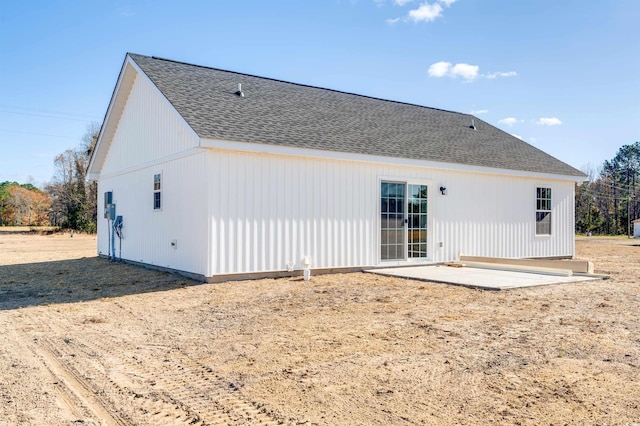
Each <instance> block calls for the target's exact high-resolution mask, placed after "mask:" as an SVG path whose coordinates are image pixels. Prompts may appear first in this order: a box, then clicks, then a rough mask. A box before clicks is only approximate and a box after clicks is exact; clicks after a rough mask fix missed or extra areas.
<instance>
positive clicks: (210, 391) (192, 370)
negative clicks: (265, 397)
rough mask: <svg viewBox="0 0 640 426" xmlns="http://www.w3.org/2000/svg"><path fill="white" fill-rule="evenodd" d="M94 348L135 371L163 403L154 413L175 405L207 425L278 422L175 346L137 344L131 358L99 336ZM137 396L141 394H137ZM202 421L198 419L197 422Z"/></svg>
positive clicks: (156, 414) (221, 378)
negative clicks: (114, 349)
mask: <svg viewBox="0 0 640 426" xmlns="http://www.w3.org/2000/svg"><path fill="white" fill-rule="evenodd" d="M91 345H93V346H95V347H96V349H97V350H98V352H102V353H105V354H108V355H109V357H113V358H117V359H118V363H119V364H120V365H121V368H122V367H125V369H126V370H127V371H129V372H131V371H135V372H136V373H137V374H139V375H140V376H141V377H143V379H144V382H145V383H146V384H147V385H148V387H149V388H152V389H153V394H154V395H156V397H157V401H156V404H157V402H160V401H164V402H165V406H164V407H162V408H161V409H160V410H159V412H158V413H153V414H154V416H155V417H162V416H166V415H168V414H170V413H172V412H173V411H175V407H176V406H180V407H181V408H182V410H184V411H185V412H188V413H193V414H194V415H195V418H192V419H191V420H190V421H189V422H185V423H187V424H203V425H204V424H207V425H209V424H210V425H236V424H256V425H278V424H281V422H280V421H279V420H278V419H275V418H274V417H273V416H271V415H270V414H269V413H268V412H267V410H266V409H264V408H263V407H260V406H259V405H258V404H257V403H253V402H251V401H248V400H246V399H245V398H244V397H243V396H242V395H241V394H240V392H239V389H238V388H237V387H236V386H235V385H234V384H233V383H231V382H229V381H228V380H225V379H224V378H223V377H221V376H220V375H218V374H216V373H215V372H214V370H213V369H212V368H210V367H208V366H207V365H205V364H203V363H200V362H199V361H195V360H193V359H191V358H189V357H188V356H187V355H185V354H184V353H182V351H180V350H179V349H176V348H168V347H164V349H166V350H168V351H167V352H166V353H165V354H164V355H163V354H161V353H153V350H152V351H150V352H149V349H155V350H156V351H157V349H159V347H158V346H154V347H153V348H150V347H146V348H145V347H138V348H137V349H136V357H135V359H133V358H129V357H122V356H119V354H116V353H114V351H113V350H112V349H111V348H112V347H113V346H112V345H110V344H109V343H108V342H106V341H104V340H103V339H102V338H97V339H94V340H92V342H91ZM137 395H138V398H143V397H144V395H140V394H137ZM198 422H202V423H198Z"/></svg>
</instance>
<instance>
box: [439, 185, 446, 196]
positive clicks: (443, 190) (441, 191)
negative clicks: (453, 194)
mask: <svg viewBox="0 0 640 426" xmlns="http://www.w3.org/2000/svg"><path fill="white" fill-rule="evenodd" d="M440 193H441V194H442V195H447V188H445V187H444V186H441V187H440Z"/></svg>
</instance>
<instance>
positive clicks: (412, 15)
mask: <svg viewBox="0 0 640 426" xmlns="http://www.w3.org/2000/svg"><path fill="white" fill-rule="evenodd" d="M440 16H442V6H440V5H439V4H438V3H434V4H429V3H422V4H421V5H420V7H418V8H417V9H414V10H410V11H409V19H411V20H412V21H413V22H430V21H433V20H434V19H436V18H438V17H440Z"/></svg>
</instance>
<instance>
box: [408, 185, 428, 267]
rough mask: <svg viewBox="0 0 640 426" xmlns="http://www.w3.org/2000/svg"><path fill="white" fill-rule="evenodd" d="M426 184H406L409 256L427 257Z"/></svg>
mask: <svg viewBox="0 0 640 426" xmlns="http://www.w3.org/2000/svg"><path fill="white" fill-rule="evenodd" d="M427 189H428V188H427V185H413V184H411V185H408V193H407V205H408V209H407V210H408V219H409V220H408V229H407V240H408V241H407V243H408V254H409V257H410V258H426V257H427Z"/></svg>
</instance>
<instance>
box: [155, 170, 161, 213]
mask: <svg viewBox="0 0 640 426" xmlns="http://www.w3.org/2000/svg"><path fill="white" fill-rule="evenodd" d="M161 189H162V180H161V175H160V174H159V173H158V174H157V175H153V209H154V210H160V209H161V208H162V190H161Z"/></svg>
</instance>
